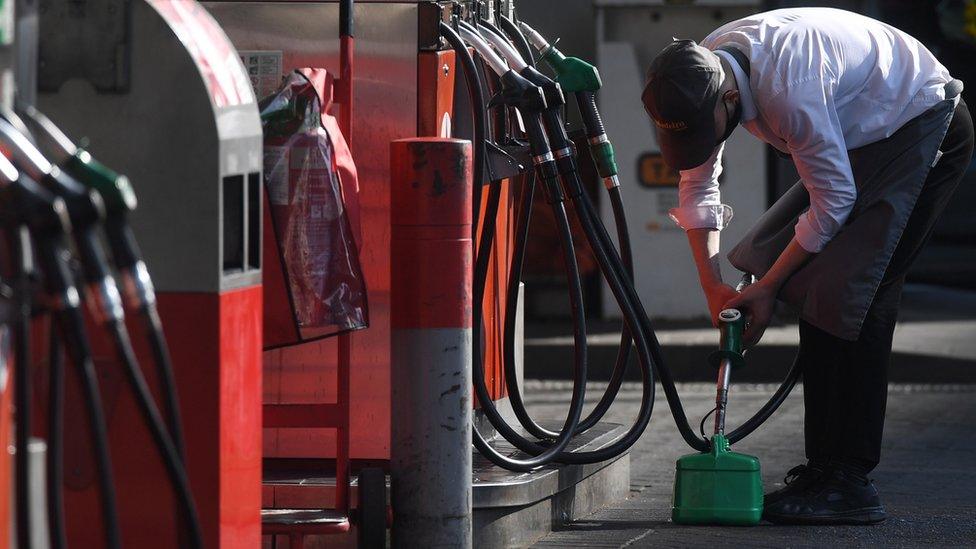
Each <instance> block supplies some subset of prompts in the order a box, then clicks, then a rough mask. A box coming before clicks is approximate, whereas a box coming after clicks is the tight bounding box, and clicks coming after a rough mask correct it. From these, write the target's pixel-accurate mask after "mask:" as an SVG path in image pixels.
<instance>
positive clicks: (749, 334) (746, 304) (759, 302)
mask: <svg viewBox="0 0 976 549" xmlns="http://www.w3.org/2000/svg"><path fill="white" fill-rule="evenodd" d="M775 307H776V290H775V289H773V288H771V287H770V286H769V285H768V284H763V282H762V281H759V282H757V283H755V284H753V285H751V286H747V287H746V288H745V289H743V290H742V293H740V294H738V295H737V296H735V297H733V298H732V299H730V300H729V301H728V302H726V303H725V306H724V308H725V309H738V310H739V311H740V312H741V313H742V314H743V315H745V317H746V329H745V331H744V332H743V334H742V340H743V344H744V345H745V346H746V347H751V346H753V345H755V344H756V343H759V339H760V338H762V335H763V333H764V332H765V331H766V327H767V326H769V321H770V320H771V319H772V317H773V309H774V308H775Z"/></svg>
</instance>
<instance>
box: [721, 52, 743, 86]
mask: <svg viewBox="0 0 976 549" xmlns="http://www.w3.org/2000/svg"><path fill="white" fill-rule="evenodd" d="M718 59H719V62H720V63H721V64H722V73H723V74H722V78H723V79H722V86H721V87H720V88H719V95H721V94H723V93H725V92H727V91H729V90H735V91H739V83H738V82H736V81H735V73H734V72H732V65H729V62H728V61H727V60H726V59H725V58H724V57H722V56H721V55H720V56H718Z"/></svg>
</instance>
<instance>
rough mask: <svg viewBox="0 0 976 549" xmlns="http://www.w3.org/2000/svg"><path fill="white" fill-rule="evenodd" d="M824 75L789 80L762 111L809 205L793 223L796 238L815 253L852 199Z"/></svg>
mask: <svg viewBox="0 0 976 549" xmlns="http://www.w3.org/2000/svg"><path fill="white" fill-rule="evenodd" d="M833 88H834V84H833V82H832V81H830V80H829V79H821V78H817V79H811V80H807V81H804V82H795V83H792V84H791V85H790V86H789V88H788V90H787V91H784V92H783V93H781V94H779V95H777V96H776V97H775V98H773V99H772V100H771V101H770V104H769V107H770V109H769V111H770V112H768V116H769V118H770V119H771V120H772V121H773V122H774V123H775V126H776V129H777V131H778V132H779V133H780V135H781V136H782V137H783V139H784V140H785V141H786V144H787V147H788V148H789V151H790V154H791V155H792V156H793V163H794V164H795V165H796V170H797V172H798V173H799V175H800V179H801V180H802V182H803V186H804V187H805V188H806V189H807V192H808V193H809V194H810V209H809V210H807V212H806V213H804V214H803V215H801V216H800V218H799V220H798V221H797V223H796V228H795V230H796V240H797V242H798V243H799V244H800V246H801V247H802V248H803V249H804V250H806V251H808V252H810V253H819V252H820V251H821V250H823V248H824V246H826V245H827V243H828V242H830V240H831V239H832V238H833V237H834V236H835V235H836V234H837V233H838V232H839V231H840V229H841V227H843V226H844V223H845V222H846V221H847V218H848V216H850V213H851V210H852V209H853V208H854V201H855V200H856V199H857V187H856V186H855V184H854V174H853V172H852V171H851V162H850V158H849V157H848V155H847V146H846V143H845V141H844V132H843V129H842V126H841V124H840V120H839V119H838V117H837V111H836V109H835V108H834V101H833V91H834V90H833Z"/></svg>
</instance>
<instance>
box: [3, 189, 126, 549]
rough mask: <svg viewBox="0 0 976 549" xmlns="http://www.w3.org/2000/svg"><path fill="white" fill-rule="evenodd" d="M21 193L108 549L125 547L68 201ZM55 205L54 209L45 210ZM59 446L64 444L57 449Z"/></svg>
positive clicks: (36, 191)
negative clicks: (83, 432) (76, 388)
mask: <svg viewBox="0 0 976 549" xmlns="http://www.w3.org/2000/svg"><path fill="white" fill-rule="evenodd" d="M16 190H17V192H18V194H19V196H18V200H19V203H20V204H21V205H22V207H23V208H24V216H25V221H26V222H27V223H28V226H29V228H30V230H31V237H32V239H33V242H34V250H35V251H36V253H37V263H38V266H39V267H40V271H41V273H42V280H43V288H44V291H45V292H46V294H47V295H48V297H49V298H50V299H51V301H52V303H53V308H54V310H53V322H52V330H57V332H58V337H59V338H60V340H61V341H62V342H64V345H65V349H66V351H67V356H68V358H69V360H70V362H71V364H72V366H73V367H75V368H76V369H77V371H78V377H79V378H80V381H81V388H82V392H83V396H84V401H85V409H86V414H87V416H88V422H89V429H90V430H91V434H92V447H93V452H94V455H95V466H96V471H97V480H98V488H99V489H98V494H99V500H100V505H101V509H102V521H103V524H104V533H105V546H106V547H108V548H110V549H118V548H119V547H121V533H120V532H121V531H120V528H119V517H118V504H117V501H116V497H115V483H114V481H113V473H112V462H111V457H110V455H109V450H108V428H107V426H106V420H105V412H104V410H102V397H101V391H100V390H99V387H98V377H97V374H96V372H95V364H94V361H93V360H92V354H91V349H90V347H89V346H88V339H87V336H86V335H85V323H84V318H83V316H82V313H81V309H80V308H79V307H80V299H79V297H78V290H77V288H76V286H75V284H74V280H73V275H72V273H71V267H70V265H69V263H68V262H69V259H68V258H69V251H68V245H67V240H66V237H65V234H66V231H67V227H68V221H67V214H66V212H65V210H66V208H65V205H64V202H63V201H62V200H61V199H60V198H56V197H54V196H53V195H52V194H51V193H49V192H48V191H47V190H45V189H43V188H40V186H38V185H37V184H36V183H35V182H34V181H31V180H29V179H28V178H26V177H23V176H22V177H21V179H20V180H18V182H17V187H16ZM48 204H50V205H51V206H48V207H45V206H46V205H48ZM58 446H60V443H59V444H58Z"/></svg>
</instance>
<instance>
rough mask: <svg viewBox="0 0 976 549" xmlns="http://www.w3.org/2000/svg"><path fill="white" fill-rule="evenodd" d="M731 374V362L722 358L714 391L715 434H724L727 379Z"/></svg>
mask: <svg viewBox="0 0 976 549" xmlns="http://www.w3.org/2000/svg"><path fill="white" fill-rule="evenodd" d="M731 374H732V362H731V361H729V359H727V358H723V359H722V364H721V365H720V366H719V367H718V383H717V387H716V391H715V434H716V435H724V434H725V409H726V407H727V406H728V403H729V381H730V379H729V378H730V377H731Z"/></svg>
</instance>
